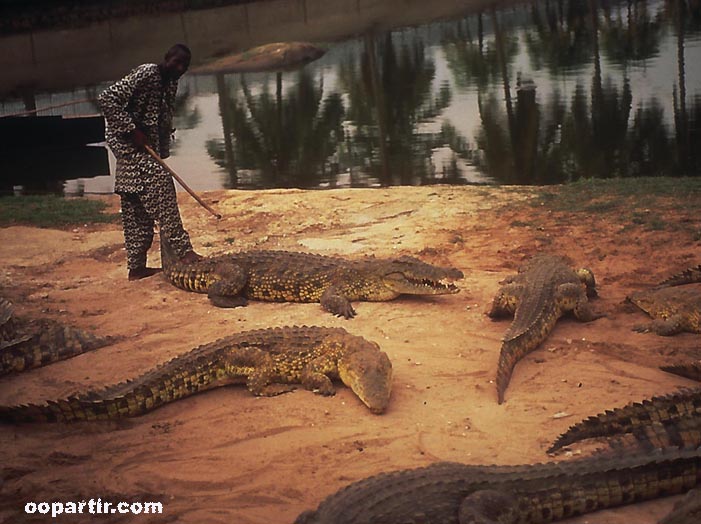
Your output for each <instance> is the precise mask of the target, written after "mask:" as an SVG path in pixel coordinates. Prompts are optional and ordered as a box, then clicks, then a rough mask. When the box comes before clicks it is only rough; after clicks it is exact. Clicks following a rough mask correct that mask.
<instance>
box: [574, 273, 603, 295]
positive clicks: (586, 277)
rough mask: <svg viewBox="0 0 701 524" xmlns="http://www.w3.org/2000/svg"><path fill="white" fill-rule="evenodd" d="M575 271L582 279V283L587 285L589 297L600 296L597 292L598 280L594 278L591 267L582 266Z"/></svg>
mask: <svg viewBox="0 0 701 524" xmlns="http://www.w3.org/2000/svg"><path fill="white" fill-rule="evenodd" d="M575 273H577V277H579V280H581V281H582V284H584V285H585V286H586V287H587V297H589V298H594V297H596V296H598V294H597V292H596V280H595V279H594V273H592V271H591V269H588V268H586V267H582V268H579V269H577V270H575Z"/></svg>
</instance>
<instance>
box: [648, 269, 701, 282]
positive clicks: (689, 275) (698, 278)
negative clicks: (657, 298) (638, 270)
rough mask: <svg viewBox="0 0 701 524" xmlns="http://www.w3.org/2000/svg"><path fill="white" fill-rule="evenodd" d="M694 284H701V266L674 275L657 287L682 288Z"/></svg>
mask: <svg viewBox="0 0 701 524" xmlns="http://www.w3.org/2000/svg"><path fill="white" fill-rule="evenodd" d="M694 282H701V264H699V265H698V266H696V267H690V268H689V269H685V270H684V271H682V272H681V273H677V274H676V275H672V276H671V277H669V278H667V279H665V280H663V281H662V282H660V283H659V284H657V286H656V287H671V286H682V285H684V284H693V283H694Z"/></svg>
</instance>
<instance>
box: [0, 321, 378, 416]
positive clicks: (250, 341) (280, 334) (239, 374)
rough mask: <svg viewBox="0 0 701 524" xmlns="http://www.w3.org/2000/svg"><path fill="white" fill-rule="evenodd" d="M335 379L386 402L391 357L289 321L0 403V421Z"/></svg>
mask: <svg viewBox="0 0 701 524" xmlns="http://www.w3.org/2000/svg"><path fill="white" fill-rule="evenodd" d="M331 378H340V380H341V381H342V382H343V383H344V384H345V385H346V386H348V387H350V388H351V389H352V390H353V392H354V393H355V394H356V395H357V396H358V397H359V398H360V400H361V401H362V402H363V403H364V404H365V405H366V406H367V407H368V408H369V409H370V411H372V412H373V413H378V414H379V413H382V412H384V411H385V409H386V408H387V405H388V403H389V397H390V391H391V382H392V364H391V363H390V361H389V358H388V357H387V355H386V354H385V353H384V352H382V351H380V349H379V346H378V345H377V344H376V343H374V342H370V341H368V340H366V339H364V338H362V337H359V336H355V335H351V334H350V333H348V332H347V331H346V330H344V329H342V328H326V327H315V326H311V327H307V326H301V327H297V326H292V327H282V328H270V329H260V330H252V331H244V332H241V333H237V334H234V335H231V336H228V337H225V338H222V339H219V340H216V341H214V342H211V343H209V344H205V345H202V346H198V347H196V348H194V349H192V350H191V351H189V352H187V353H185V354H183V355H180V356H178V357H175V358H174V359H172V360H170V361H168V362H166V363H164V364H161V365H160V366H157V367H156V368H154V369H152V370H150V371H148V372H146V373H145V374H143V375H141V376H140V377H138V378H136V379H134V380H128V381H126V382H122V383H119V384H116V385H114V386H110V387H107V388H106V389H104V390H101V391H89V392H87V393H84V394H80V395H76V396H73V397H69V398H67V399H63V400H56V401H49V402H48V403H46V404H42V405H36V404H29V405H22V406H2V407H0V421H4V422H74V421H84V420H114V419H119V418H123V417H135V416H139V415H142V414H144V413H146V412H148V411H151V410H153V409H155V408H158V407H160V406H162V405H164V404H166V403H168V402H172V401H175V400H179V399H181V398H184V397H187V396H190V395H194V394H196V393H200V392H202V391H206V390H209V389H213V388H216V387H220V386H226V385H229V384H243V383H245V384H246V385H247V387H248V389H249V391H250V392H251V393H253V394H254V395H259V396H274V395H279V394H282V393H286V392H288V391H292V390H293V389H295V387H294V384H301V385H302V386H303V387H305V388H306V389H309V390H313V391H314V392H316V393H318V394H320V395H325V396H329V395H333V394H334V393H335V389H334V386H333V384H332V382H331Z"/></svg>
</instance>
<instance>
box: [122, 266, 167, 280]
mask: <svg viewBox="0 0 701 524" xmlns="http://www.w3.org/2000/svg"><path fill="white" fill-rule="evenodd" d="M161 271H163V270H162V269H161V268H159V267H137V268H136V269H130V270H129V280H141V279H142V278H146V277H150V276H153V275H155V274H156V273H160V272H161Z"/></svg>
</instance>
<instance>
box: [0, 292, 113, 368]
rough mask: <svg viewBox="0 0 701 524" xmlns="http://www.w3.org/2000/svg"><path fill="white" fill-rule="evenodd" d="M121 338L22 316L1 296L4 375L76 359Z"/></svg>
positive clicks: (0, 344) (0, 358) (1, 365)
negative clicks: (15, 313)
mask: <svg viewBox="0 0 701 524" xmlns="http://www.w3.org/2000/svg"><path fill="white" fill-rule="evenodd" d="M118 339H119V337H112V336H98V335H94V334H92V333H89V332H87V331H83V330H82V329H77V328H74V327H71V326H66V325H63V324H61V323H60V322H56V321H54V320H50V319H36V320H28V319H24V318H18V317H16V316H15V315H14V306H13V305H12V303H11V302H10V301H9V300H7V299H5V298H0V376H3V375H7V374H10V373H17V372H20V371H25V370H28V369H33V368H37V367H41V366H46V365H47V364H51V363H53V362H58V361H59V360H65V359H68V358H72V357H75V356H77V355H81V354H83V353H86V352H88V351H92V350H95V349H98V348H101V347H104V346H106V345H108V344H111V343H113V342H115V341H116V340H118Z"/></svg>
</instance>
